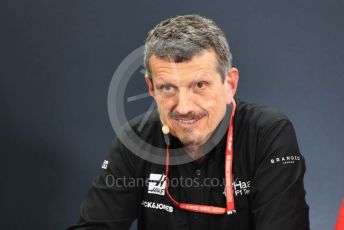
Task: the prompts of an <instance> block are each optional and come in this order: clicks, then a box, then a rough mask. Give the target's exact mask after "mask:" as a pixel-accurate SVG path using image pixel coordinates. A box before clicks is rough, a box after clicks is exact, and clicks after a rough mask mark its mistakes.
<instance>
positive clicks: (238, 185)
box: [223, 178, 251, 196]
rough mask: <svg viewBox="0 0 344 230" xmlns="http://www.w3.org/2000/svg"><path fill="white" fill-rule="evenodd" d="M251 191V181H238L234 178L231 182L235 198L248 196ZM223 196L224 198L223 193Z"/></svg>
mask: <svg viewBox="0 0 344 230" xmlns="http://www.w3.org/2000/svg"><path fill="white" fill-rule="evenodd" d="M250 189H251V181H250V180H248V181H242V180H239V178H236V179H235V180H233V190H234V195H235V196H243V195H249V194H250V191H251V190H250ZM223 194H224V195H225V196H226V193H225V191H223Z"/></svg>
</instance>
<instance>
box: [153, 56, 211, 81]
mask: <svg viewBox="0 0 344 230" xmlns="http://www.w3.org/2000/svg"><path fill="white" fill-rule="evenodd" d="M149 63H150V67H151V74H152V76H154V78H157V77H172V76H189V75H191V76H198V75H213V74H215V73H217V69H216V66H217V59H216V53H215V51H213V50H204V51H203V52H202V53H198V54H196V55H194V56H193V57H192V58H191V59H189V60H184V61H182V62H176V61H175V60H172V59H171V58H169V57H163V58H160V57H157V56H155V55H153V56H151V58H150V59H149Z"/></svg>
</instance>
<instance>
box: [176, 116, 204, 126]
mask: <svg viewBox="0 0 344 230" xmlns="http://www.w3.org/2000/svg"><path fill="white" fill-rule="evenodd" d="M204 117H205V116H202V117H199V118H196V119H195V121H191V120H185V119H180V120H179V119H175V118H174V119H172V121H173V123H175V124H176V125H177V126H179V127H181V128H195V127H196V126H198V124H199V123H200V121H201V120H202V119H203V118H204Z"/></svg>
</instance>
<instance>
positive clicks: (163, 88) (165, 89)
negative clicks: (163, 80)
mask: <svg viewBox="0 0 344 230" xmlns="http://www.w3.org/2000/svg"><path fill="white" fill-rule="evenodd" d="M161 89H162V90H164V91H165V92H170V91H172V89H173V88H172V86H171V85H162V86H161Z"/></svg>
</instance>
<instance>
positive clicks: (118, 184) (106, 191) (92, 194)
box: [68, 139, 138, 230]
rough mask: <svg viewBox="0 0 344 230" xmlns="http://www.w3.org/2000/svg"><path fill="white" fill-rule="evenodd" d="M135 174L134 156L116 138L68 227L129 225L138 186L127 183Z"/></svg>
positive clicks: (84, 229)
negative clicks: (78, 213)
mask: <svg viewBox="0 0 344 230" xmlns="http://www.w3.org/2000/svg"><path fill="white" fill-rule="evenodd" d="M134 175H135V170H134V159H133V158H131V157H130V154H129V153H128V150H127V149H126V148H125V147H124V146H123V145H122V144H121V142H120V141H119V140H118V139H116V140H115V141H114V142H113V145H112V147H111V151H110V154H109V155H108V157H107V159H106V160H104V162H103V165H102V171H101V172H100V174H99V175H98V176H97V177H96V178H95V179H94V181H93V184H92V186H91V188H90V190H89V191H88V193H87V195H86V199H85V200H84V201H83V203H82V205H81V210H80V217H79V220H78V222H77V223H76V224H75V225H72V226H70V227H69V228H68V230H76V229H78V230H91V229H97V230H105V229H106V230H108V229H116V230H122V229H129V227H130V225H131V223H132V222H133V221H134V220H135V218H136V217H137V209H138V191H137V187H136V186H133V185H134V184H133V183H130V179H133V178H134ZM128 182H129V183H128Z"/></svg>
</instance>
